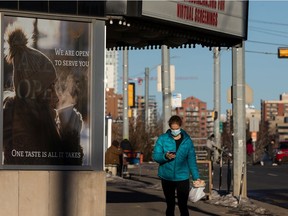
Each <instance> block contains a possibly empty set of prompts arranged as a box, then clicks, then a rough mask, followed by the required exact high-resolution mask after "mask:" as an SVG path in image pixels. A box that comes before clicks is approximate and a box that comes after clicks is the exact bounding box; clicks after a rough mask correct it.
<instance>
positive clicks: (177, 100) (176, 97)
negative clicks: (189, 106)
mask: <svg viewBox="0 0 288 216" xmlns="http://www.w3.org/2000/svg"><path fill="white" fill-rule="evenodd" d="M177 107H182V95H181V93H174V94H172V108H177Z"/></svg>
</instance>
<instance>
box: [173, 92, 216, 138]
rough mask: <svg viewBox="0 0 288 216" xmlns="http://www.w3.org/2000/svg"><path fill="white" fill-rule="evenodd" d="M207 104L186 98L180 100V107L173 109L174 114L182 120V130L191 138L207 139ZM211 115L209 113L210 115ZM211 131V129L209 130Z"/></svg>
mask: <svg viewBox="0 0 288 216" xmlns="http://www.w3.org/2000/svg"><path fill="white" fill-rule="evenodd" d="M207 113H208V111H207V104H206V102H203V101H201V100H200V99H198V98H196V97H193V96H191V97H188V98H186V99H184V100H182V107H178V108H176V109H175V114H177V115H179V116H180V117H182V119H183V128H184V129H185V130H186V132H187V133H188V134H189V135H190V136H191V137H193V138H203V139H206V138H207V137H208V135H209V134H208V133H209V132H210V131H209V132H208V130H207V126H208V128H210V125H209V124H208V123H207V116H209V114H207ZM210 114H211V113H210ZM210 130H211V128H210Z"/></svg>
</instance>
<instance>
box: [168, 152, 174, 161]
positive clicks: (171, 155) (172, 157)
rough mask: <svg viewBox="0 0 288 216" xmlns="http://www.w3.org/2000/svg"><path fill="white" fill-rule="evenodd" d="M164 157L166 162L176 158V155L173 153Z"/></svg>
mask: <svg viewBox="0 0 288 216" xmlns="http://www.w3.org/2000/svg"><path fill="white" fill-rule="evenodd" d="M165 157H166V158H167V159H168V160H172V159H174V158H175V157H176V153H175V152H167V153H166V154H165Z"/></svg>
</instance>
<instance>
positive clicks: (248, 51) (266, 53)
mask: <svg viewBox="0 0 288 216" xmlns="http://www.w3.org/2000/svg"><path fill="white" fill-rule="evenodd" d="M245 52H247V53H257V54H264V55H278V53H272V52H261V51H251V50H245Z"/></svg>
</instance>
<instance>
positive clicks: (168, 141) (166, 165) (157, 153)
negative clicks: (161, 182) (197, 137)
mask: <svg viewBox="0 0 288 216" xmlns="http://www.w3.org/2000/svg"><path fill="white" fill-rule="evenodd" d="M181 135H182V137H183V139H182V142H181V144H180V145H179V148H178V150H177V152H176V157H175V158H174V159H172V160H168V159H167V158H166V157H165V154H166V153H167V152H168V151H176V142H175V140H174V139H173V137H172V135H171V130H170V129H169V130H167V132H166V133H164V134H162V135H160V136H159V137H158V139H157V141H156V144H155V146H154V151H153V156H152V157H153V159H154V161H156V162H157V163H159V168H158V176H159V177H160V178H162V179H165V180H169V181H182V180H186V179H189V177H190V173H191V174H192V179H193V180H196V179H198V178H199V172H198V166H197V162H196V154H195V150H194V144H193V142H192V140H191V138H190V137H189V135H188V134H187V133H186V132H185V131H184V130H182V129H181Z"/></svg>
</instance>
